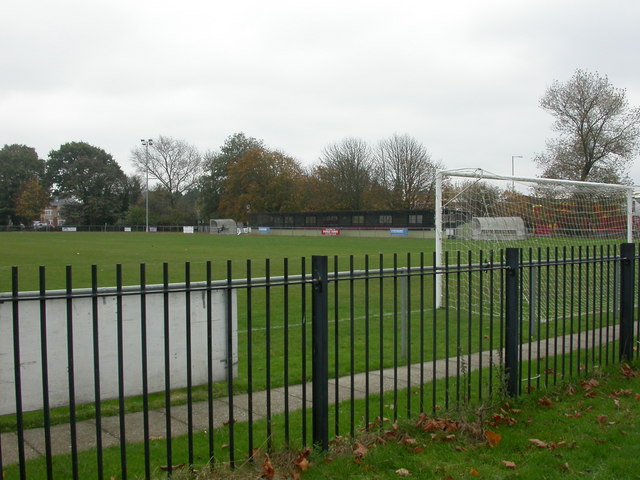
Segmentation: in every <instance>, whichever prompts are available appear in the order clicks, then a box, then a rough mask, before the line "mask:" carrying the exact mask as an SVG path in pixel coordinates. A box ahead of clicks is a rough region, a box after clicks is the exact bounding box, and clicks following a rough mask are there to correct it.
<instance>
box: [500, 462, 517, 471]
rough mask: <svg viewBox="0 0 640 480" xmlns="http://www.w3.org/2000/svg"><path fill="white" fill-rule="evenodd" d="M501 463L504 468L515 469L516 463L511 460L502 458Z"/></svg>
mask: <svg viewBox="0 0 640 480" xmlns="http://www.w3.org/2000/svg"><path fill="white" fill-rule="evenodd" d="M502 465H504V466H505V467H506V468H510V469H512V470H515V469H516V464H515V463H513V462H510V461H509V460H502Z"/></svg>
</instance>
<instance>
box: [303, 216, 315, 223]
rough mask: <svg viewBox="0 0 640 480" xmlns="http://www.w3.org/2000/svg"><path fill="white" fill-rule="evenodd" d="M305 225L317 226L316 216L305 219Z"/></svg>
mask: <svg viewBox="0 0 640 480" xmlns="http://www.w3.org/2000/svg"><path fill="white" fill-rule="evenodd" d="M304 224H305V225H315V224H316V216H315V215H307V216H306V217H304Z"/></svg>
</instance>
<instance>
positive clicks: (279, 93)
mask: <svg viewBox="0 0 640 480" xmlns="http://www.w3.org/2000/svg"><path fill="white" fill-rule="evenodd" d="M2 11H3V13H2V16H3V22H2V28H1V29H0V68H1V70H0V72H1V74H0V144H1V145H4V144H13V143H18V144H25V145H28V146H31V147H34V148H35V149H36V151H37V152H38V154H39V156H40V157H41V158H43V159H46V158H47V156H48V154H49V152H50V151H51V150H55V149H57V148H59V147H60V145H61V144H63V143H66V142H70V141H85V142H88V143H90V144H92V145H95V146H97V147H100V148H103V149H104V150H106V151H107V152H108V153H110V154H111V155H113V157H114V158H115V159H116V160H117V161H118V162H119V163H120V165H121V166H122V168H123V169H124V170H125V171H126V172H127V173H133V172H134V171H133V167H132V165H131V162H130V154H131V150H132V149H133V148H135V147H137V146H139V145H140V139H141V138H156V137H157V136H158V135H165V136H170V137H174V138H176V139H184V140H186V141H187V142H189V143H191V144H193V145H195V146H196V147H197V148H198V149H199V150H201V151H202V152H205V151H207V150H217V149H219V147H220V146H221V145H222V144H223V142H224V140H225V139H226V138H227V137H228V136H229V135H231V134H233V133H235V132H244V133H245V134H246V135H248V136H252V137H256V138H259V139H263V140H264V141H265V143H266V145H267V146H269V147H271V148H274V149H279V150H281V151H284V152H285V153H287V154H289V155H291V156H293V157H294V158H296V159H298V160H299V161H300V162H302V163H303V164H304V165H311V164H313V163H314V162H316V161H317V160H318V158H319V156H320V154H321V152H322V149H323V147H325V146H326V145H328V144H330V143H333V142H336V141H339V140H341V139H343V138H345V137H349V136H352V137H359V138H362V139H364V140H367V141H368V142H371V143H372V144H373V143H376V142H377V141H379V140H380V139H382V138H385V137H388V136H390V135H392V134H393V133H400V134H405V133H406V134H409V135H411V136H413V137H415V138H416V139H418V140H419V141H420V142H422V143H423V144H424V145H425V146H426V147H427V149H428V150H429V151H430V153H431V155H432V158H433V159H434V160H438V161H441V162H442V163H443V164H444V165H445V166H446V167H447V168H466V167H481V168H485V169H487V170H489V171H491V172H494V173H498V174H510V173H511V161H512V156H513V155H520V156H522V157H523V158H521V159H520V158H516V159H515V172H516V174H517V175H527V176H533V175H536V174H538V173H539V172H537V171H536V168H535V166H534V165H533V163H532V159H533V157H534V155H535V154H536V153H539V152H542V151H543V150H544V148H545V140H546V139H548V138H550V137H552V136H554V133H553V131H552V130H551V125H552V121H553V119H552V117H551V116H550V115H549V114H548V113H546V112H544V111H543V110H542V109H541V108H540V107H539V100H540V97H541V96H542V95H543V94H544V92H545V90H546V88H547V87H548V86H549V85H550V84H551V82H552V81H553V80H560V81H566V80H568V79H569V78H570V77H571V76H572V74H573V73H574V71H575V70H576V69H577V68H580V69H585V70H589V71H594V72H595V71H597V72H599V73H600V74H601V75H607V76H608V78H609V81H610V82H611V83H612V84H613V85H614V86H616V87H620V88H624V89H626V91H627V97H628V99H629V102H630V104H631V105H632V106H640V61H639V56H640V27H639V26H638V25H639V21H640V2H638V1H634V0H609V1H607V2H604V1H602V0H599V1H591V0H567V1H565V0H531V1H518V0H504V1H502V0H489V1H487V0H484V1H478V0H450V1H447V2H444V1H438V2H434V1H424V0H423V1H405V0H394V1H391V0H388V1H384V2H383V1H376V0H366V1H361V0H340V1H335V0H323V1H314V2H310V1H306V0H291V1H283V0H269V1H264V0H262V1H260V0H233V1H225V2H222V1H213V2H212V1H198V0H180V1H176V0H172V1H167V0H110V1H100V2H96V1H94V0H57V1H55V2H51V1H48V0H19V1H18V0H10V1H8V2H4V4H3V8H2ZM631 174H632V179H633V180H634V181H635V183H637V184H640V161H637V162H636V164H634V167H633V169H632V171H631Z"/></svg>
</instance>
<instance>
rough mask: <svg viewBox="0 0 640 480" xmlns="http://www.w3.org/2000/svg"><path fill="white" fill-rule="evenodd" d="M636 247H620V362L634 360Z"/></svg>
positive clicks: (627, 245)
mask: <svg viewBox="0 0 640 480" xmlns="http://www.w3.org/2000/svg"><path fill="white" fill-rule="evenodd" d="M634 265H635V245H634V244H633V243H623V244H622V245H621V246H620V360H626V361H628V362H629V361H631V360H632V359H633V303H634V302H633V292H634V287H635V285H634V277H635V276H634Z"/></svg>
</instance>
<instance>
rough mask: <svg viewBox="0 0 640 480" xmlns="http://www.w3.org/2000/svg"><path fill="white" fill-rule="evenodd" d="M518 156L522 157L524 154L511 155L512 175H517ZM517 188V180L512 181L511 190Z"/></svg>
mask: <svg viewBox="0 0 640 480" xmlns="http://www.w3.org/2000/svg"><path fill="white" fill-rule="evenodd" d="M516 158H522V155H511V176H512V177H515V170H514V160H515V159H516ZM515 189H516V182H515V180H512V181H511V190H515Z"/></svg>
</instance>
